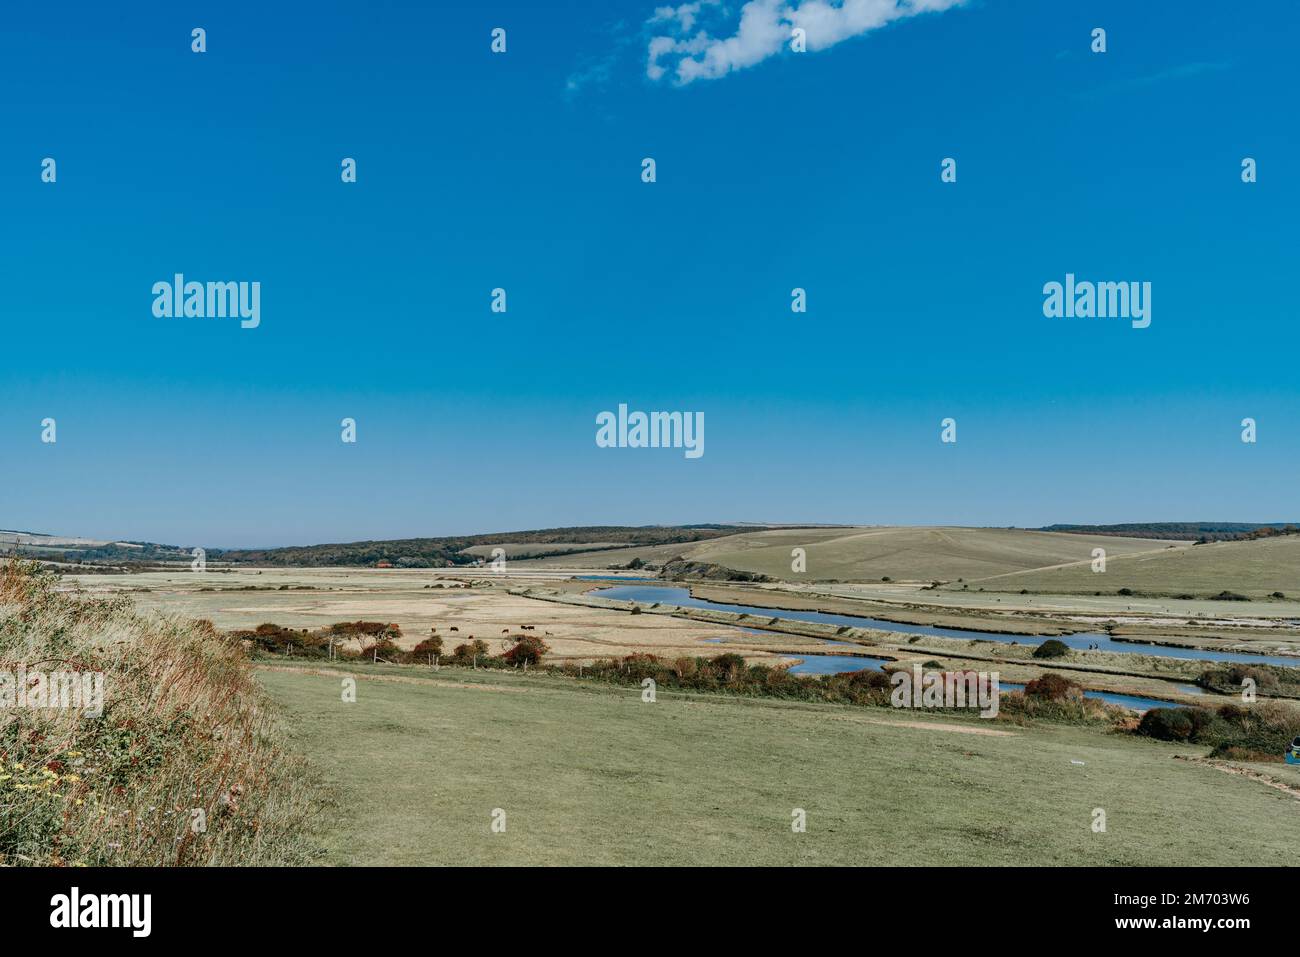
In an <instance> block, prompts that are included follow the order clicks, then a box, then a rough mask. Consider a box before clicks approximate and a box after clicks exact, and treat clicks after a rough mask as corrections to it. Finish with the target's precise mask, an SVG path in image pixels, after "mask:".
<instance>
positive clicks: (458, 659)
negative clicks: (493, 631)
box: [451, 638, 488, 665]
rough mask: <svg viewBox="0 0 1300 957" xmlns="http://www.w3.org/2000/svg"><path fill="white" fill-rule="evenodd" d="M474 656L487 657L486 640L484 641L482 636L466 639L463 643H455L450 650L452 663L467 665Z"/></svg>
mask: <svg viewBox="0 0 1300 957" xmlns="http://www.w3.org/2000/svg"><path fill="white" fill-rule="evenodd" d="M475 657H478V658H486V657H488V646H487V642H486V641H484V640H483V639H482V638H475V639H474V640H473V641H468V642H466V643H465V644H462V645H457V646H456V647H455V648H453V649H452V650H451V662H452V664H457V665H467V664H470V663H471V662H472V661H473V660H474V659H475Z"/></svg>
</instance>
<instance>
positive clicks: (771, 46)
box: [646, 0, 964, 84]
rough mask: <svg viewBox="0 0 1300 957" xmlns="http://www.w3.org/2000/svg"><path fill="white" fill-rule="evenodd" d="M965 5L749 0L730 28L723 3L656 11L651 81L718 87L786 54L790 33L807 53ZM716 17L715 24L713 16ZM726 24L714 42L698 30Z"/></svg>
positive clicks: (703, 1)
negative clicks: (797, 31) (801, 37)
mask: <svg viewBox="0 0 1300 957" xmlns="http://www.w3.org/2000/svg"><path fill="white" fill-rule="evenodd" d="M963 2H964V0H748V2H747V3H745V5H744V6H742V7H741V8H740V16H739V19H738V20H737V21H736V22H735V23H734V24H730V23H727V22H726V21H727V20H728V19H730V18H729V17H728V11H727V10H726V8H724V7H722V6H721V5H720V3H719V0H699V2H697V3H684V4H682V5H681V6H678V7H659V8H658V9H657V10H655V12H654V15H653V16H652V17H651V18H650V19H649V20H648V21H647V26H649V27H650V28H651V30H652V32H653V35H652V36H651V39H650V44H649V47H648V49H647V63H646V75H647V76H648V77H649V78H650V79H651V80H660V79H662V78H663V77H665V76H669V75H671V76H672V79H673V82H675V83H678V84H686V83H690V82H692V81H694V80H713V79H717V78H718V77H721V76H726V75H727V74H728V73H730V72H732V71H733V70H743V69H745V68H746V67H751V66H753V65H754V64H756V63H761V62H762V61H763V60H766V59H767V58H768V57H771V56H775V55H776V54H778V53H780V52H781V51H782V50H783V49H787V48H788V46H789V42H790V36H791V31H792V30H793V29H794V28H795V27H801V28H802V29H803V30H804V32H805V34H806V37H807V46H808V50H809V52H812V51H815V50H824V49H826V48H827V47H831V46H834V45H835V44H837V43H839V42H840V41H841V40H847V39H849V38H850V37H856V36H860V35H861V34H863V33H868V32H870V31H872V30H877V29H879V28H880V27H883V26H885V25H886V24H889V23H892V22H893V21H895V20H902V19H905V18H907V17H913V16H916V15H917V14H921V13H932V12H938V11H941V10H947V9H950V8H951V7H955V6H959V5H960V4H961V3H963ZM715 14H716V15H717V16H716V17H713V15H715ZM709 18H715V19H721V20H722V21H723V23H722V26H723V27H724V28H726V29H731V30H733V31H734V32H732V33H731V35H730V36H725V35H724V36H715V35H714V34H713V33H711V32H709V30H707V29H705V28H703V27H701V28H700V29H698V30H696V29H695V27H696V24H697V23H699V22H700V20H702V19H709Z"/></svg>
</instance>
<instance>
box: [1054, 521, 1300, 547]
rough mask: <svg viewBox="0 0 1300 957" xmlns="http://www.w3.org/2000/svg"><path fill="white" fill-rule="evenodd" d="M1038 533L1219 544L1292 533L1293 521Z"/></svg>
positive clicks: (1153, 524) (1140, 525) (1076, 527)
mask: <svg viewBox="0 0 1300 957" xmlns="http://www.w3.org/2000/svg"><path fill="white" fill-rule="evenodd" d="M1038 531H1040V532H1073V533H1075V534H1081V535H1122V536H1124V537H1125V538H1163V539H1181V540H1185V541H1198V542H1219V541H1245V540H1247V539H1251V538H1265V537H1267V536H1268V535H1270V534H1293V533H1294V532H1296V531H1300V529H1297V527H1296V523H1295V522H1265V523H1263V524H1258V523H1254V524H1252V523H1250V522H1133V523H1130V524H1126V525H1047V526H1045V527H1043V528H1040V529H1038Z"/></svg>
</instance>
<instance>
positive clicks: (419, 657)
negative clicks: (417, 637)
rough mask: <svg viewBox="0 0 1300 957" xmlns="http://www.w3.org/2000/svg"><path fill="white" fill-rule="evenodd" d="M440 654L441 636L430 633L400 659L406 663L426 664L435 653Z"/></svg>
mask: <svg viewBox="0 0 1300 957" xmlns="http://www.w3.org/2000/svg"><path fill="white" fill-rule="evenodd" d="M441 654H442V636H441V635H430V636H429V637H428V638H425V639H424V640H423V641H421V642H420V643H419V644H418V645H416V646H415V647H414V648H412V649H411V650H410V651H408V652H406V654H405V655H403V656H402V660H403V661H405V662H406V663H407V664H415V665H423V664H428V663H429V661H431V660H432V659H433V658H434V656H435V655H441Z"/></svg>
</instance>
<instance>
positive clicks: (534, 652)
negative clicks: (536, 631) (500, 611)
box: [501, 635, 551, 665]
mask: <svg viewBox="0 0 1300 957" xmlns="http://www.w3.org/2000/svg"><path fill="white" fill-rule="evenodd" d="M550 650H551V649H550V648H549V647H548V646H547V644H546V642H544V641H542V639H540V638H538V637H537V636H536V635H520V636H519V639H518V640H517V641H516V642H515V643H514V645H513V646H512V647H511V648H510V650H509V651H507V652H506V653H505V654H503V655H502V656H501V657H502V658H504V659H505V661H506V662H507V663H508V664H511V665H522V664H529V665H535V664H537V663H538V662H539V661H541V660H542V655H544V654H546V653H547V652H548V651H550Z"/></svg>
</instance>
